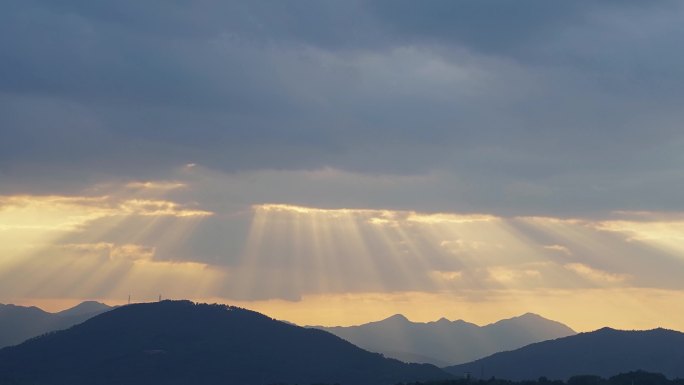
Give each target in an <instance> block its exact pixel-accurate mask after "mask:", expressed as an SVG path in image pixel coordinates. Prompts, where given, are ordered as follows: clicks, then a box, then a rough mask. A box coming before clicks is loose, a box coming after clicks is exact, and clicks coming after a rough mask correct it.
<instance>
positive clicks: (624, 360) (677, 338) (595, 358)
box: [445, 328, 684, 380]
mask: <svg viewBox="0 0 684 385" xmlns="http://www.w3.org/2000/svg"><path fill="white" fill-rule="evenodd" d="M445 370H447V371H449V372H451V373H453V374H456V375H463V374H464V373H466V372H470V373H472V374H473V375H474V376H477V377H480V376H481V375H482V374H484V377H485V378H489V377H492V376H494V377H497V378H506V379H510V380H525V379H537V378H539V377H542V376H544V377H547V378H550V379H561V380H565V379H568V378H569V377H571V376H573V375H579V374H590V375H598V376H602V377H609V376H613V375H616V374H618V373H625V372H629V371H635V370H645V371H649V372H657V373H663V374H664V375H666V376H668V377H671V378H676V377H680V378H683V377H684V333H680V332H676V331H672V330H665V329H653V330H645V331H623V330H615V329H610V328H603V329H600V330H596V331H594V332H590V333H581V334H577V335H575V336H570V337H565V338H559V339H556V340H551V341H544V342H540V343H536V344H532V345H528V346H525V347H523V348H520V349H517V350H513V351H509V352H502V353H497V354H494V355H491V356H489V357H486V358H483V359H480V360H477V361H474V362H470V363H467V364H463V365H455V366H451V367H448V368H445Z"/></svg>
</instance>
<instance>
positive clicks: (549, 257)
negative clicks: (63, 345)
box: [0, 0, 684, 331]
mask: <svg viewBox="0 0 684 385" xmlns="http://www.w3.org/2000/svg"><path fill="white" fill-rule="evenodd" d="M683 41H684V2H680V1H675V0H672V1H660V0H656V1H624V0H620V1H618V0H600V1H594V0H576V1H549V0H521V1H490V0H462V1H451V0H431V1H408V0H377V1H370V0H369V1H356V0H345V1H294V0H282V1H240V2H237V1H210V0H206V1H205V0H199V1H192V2H185V1H163V0H158V1H137V0H136V1H134V0H121V1H113V2H96V1H91V0H66V1H48V0H9V1H3V2H2V3H0V303H16V304H22V305H37V306H40V307H43V308H45V309H48V310H60V309H63V308H65V307H67V306H70V305H74V304H76V303H78V302H80V301H82V300H89V299H96V300H100V301H103V302H106V303H109V304H122V303H125V302H126V301H127V300H128V296H129V295H130V296H131V299H132V301H135V302H146V301H154V300H156V299H157V298H158V296H159V295H160V294H161V295H162V296H163V297H164V298H178V299H180V298H188V299H192V300H196V301H210V302H222V303H229V304H234V305H239V306H244V307H247V308H250V309H254V310H258V311H262V312H264V313H266V314H268V315H270V316H272V317H276V318H280V319H286V320H289V321H292V322H296V323H298V324H303V325H314V324H315V325H351V324H359V323H363V322H368V321H373V320H378V319H381V318H385V317H388V316H390V315H392V314H395V313H403V314H405V315H406V316H407V317H408V318H409V319H411V320H415V321H429V320H436V319H438V318H440V317H446V318H448V319H459V318H460V319H465V320H468V321H471V322H475V323H478V324H486V323H489V322H493V321H496V320H499V319H501V318H508V317H512V316H516V315H520V314H523V313H525V312H534V313H538V314H540V315H542V316H544V317H547V318H551V319H554V320H557V321H561V322H564V323H566V324H567V325H569V326H571V327H573V328H575V329H576V330H579V331H583V330H593V329H596V328H600V327H603V326H612V327H616V328H625V329H644V328H653V327H659V326H662V327H667V328H671V329H676V330H684V125H683V123H684V108H683V106H684V50H682V42H683Z"/></svg>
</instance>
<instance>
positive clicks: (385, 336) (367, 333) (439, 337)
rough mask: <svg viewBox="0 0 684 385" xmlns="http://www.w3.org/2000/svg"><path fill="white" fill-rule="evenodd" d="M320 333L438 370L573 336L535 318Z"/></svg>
mask: <svg viewBox="0 0 684 385" xmlns="http://www.w3.org/2000/svg"><path fill="white" fill-rule="evenodd" d="M316 328H319V329H322V330H326V331H329V332H331V333H333V334H335V335H337V336H339V337H341V338H344V339H346V340H347V341H350V342H351V343H353V344H355V345H358V346H360V347H362V348H364V349H367V350H370V351H373V352H379V353H382V354H384V355H386V356H388V357H393V358H396V359H399V360H402V361H406V362H426V363H431V364H434V365H438V366H446V365H452V364H454V363H461V362H468V361H472V360H474V359H477V358H481V357H485V356H487V355H490V354H493V353H496V352H500V351H503V350H511V349H515V348H519V347H522V346H525V345H527V344H530V343H533V342H539V341H544V340H548V339H552V338H558V337H565V336H569V335H573V334H575V332H574V331H573V330H572V329H570V328H569V327H567V326H565V325H563V324H561V323H559V322H556V321H551V320H548V319H545V318H543V317H541V316H538V315H536V314H532V313H527V314H524V315H522V316H520V317H515V318H511V319H506V320H501V321H499V322H496V323H493V324H489V325H486V326H478V325H475V324H472V323H469V322H465V321H463V320H458V321H449V320H447V319H446V318H442V319H440V320H438V321H434V322H427V323H420V322H411V321H409V320H408V319H407V318H406V317H404V316H403V315H401V314H397V315H394V316H392V317H389V318H387V319H384V320H382V321H377V322H371V323H367V324H363V325H360V326H351V327H340V326H338V327H320V326H318V327H316Z"/></svg>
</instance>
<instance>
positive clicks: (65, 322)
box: [0, 301, 111, 348]
mask: <svg viewBox="0 0 684 385" xmlns="http://www.w3.org/2000/svg"><path fill="white" fill-rule="evenodd" d="M110 309H111V307H109V306H107V305H105V304H103V303H99V302H95V301H86V302H83V303H81V304H79V305H76V306H74V307H72V308H71V309H67V310H64V311H61V312H59V313H48V312H46V311H43V310H41V309H39V308H37V307H35V306H31V307H25V306H16V305H3V304H0V348H2V347H5V346H10V345H16V344H18V343H20V342H23V341H25V340H27V339H29V338H31V337H35V336H38V335H41V334H44V333H47V332H50V331H54V330H60V329H66V328H68V327H71V326H73V325H75V324H78V323H81V322H83V321H85V320H87V319H88V318H91V317H93V316H95V315H97V314H100V313H102V312H105V311H107V310H110Z"/></svg>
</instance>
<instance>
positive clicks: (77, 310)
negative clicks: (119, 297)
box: [57, 301, 112, 317]
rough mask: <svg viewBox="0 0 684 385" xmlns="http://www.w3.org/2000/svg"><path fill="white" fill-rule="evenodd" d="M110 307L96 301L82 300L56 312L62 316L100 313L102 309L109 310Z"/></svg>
mask: <svg viewBox="0 0 684 385" xmlns="http://www.w3.org/2000/svg"><path fill="white" fill-rule="evenodd" d="M111 308H112V307H111V306H109V305H106V304H104V303H101V302H97V301H83V302H81V303H79V304H78V305H76V306H74V307H71V308H69V309H66V310H62V311H60V312H58V313H57V315H59V316H61V317H64V316H77V315H84V314H91V313H101V312H103V311H106V310H109V309H111Z"/></svg>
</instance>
